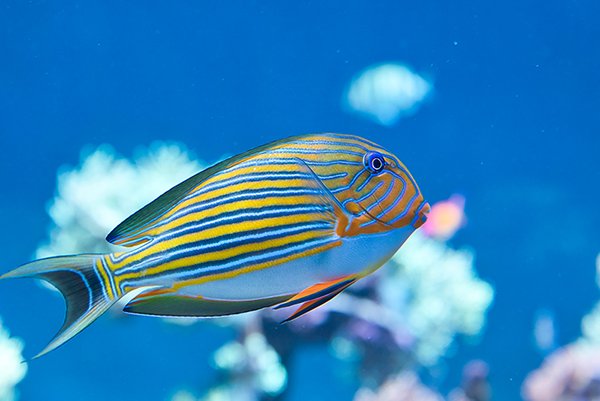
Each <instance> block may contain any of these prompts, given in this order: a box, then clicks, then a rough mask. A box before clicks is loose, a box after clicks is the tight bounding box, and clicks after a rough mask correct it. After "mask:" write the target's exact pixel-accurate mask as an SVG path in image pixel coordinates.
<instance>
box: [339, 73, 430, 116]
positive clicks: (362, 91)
mask: <svg viewBox="0 0 600 401" xmlns="http://www.w3.org/2000/svg"><path fill="white" fill-rule="evenodd" d="M432 87H433V86H432V84H431V82H429V81H428V80H427V79H425V78H423V77H422V76H420V75H419V74H417V73H415V72H413V71H412V70H411V69H410V68H409V67H407V66H405V65H403V64H399V63H385V64H378V65H374V66H370V67H368V68H367V69H365V70H364V71H362V72H360V73H359V74H358V75H357V76H356V77H354V79H353V80H352V82H351V83H350V85H349V86H348V89H347V90H346V93H345V96H344V103H345V105H346V107H347V108H348V109H349V110H350V111H353V112H356V113H359V114H361V115H363V116H365V117H367V118H369V119H371V120H373V121H375V122H377V123H379V124H381V125H386V126H389V125H393V124H395V123H396V122H397V121H398V120H399V119H400V118H401V117H403V116H407V115H411V114H413V113H415V112H416V110H417V108H418V106H419V105H420V104H421V103H422V102H423V101H424V100H425V99H427V97H428V96H429V95H430V93H431V91H432Z"/></svg>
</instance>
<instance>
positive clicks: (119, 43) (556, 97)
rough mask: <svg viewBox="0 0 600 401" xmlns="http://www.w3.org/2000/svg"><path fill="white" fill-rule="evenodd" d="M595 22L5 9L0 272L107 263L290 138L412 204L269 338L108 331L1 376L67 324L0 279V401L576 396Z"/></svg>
mask: <svg viewBox="0 0 600 401" xmlns="http://www.w3.org/2000/svg"><path fill="white" fill-rule="evenodd" d="M598 15H600V3H597V2H591V1H579V2H563V1H558V0H551V1H546V2H544V3H543V6H541V5H540V4H538V3H536V2H519V1H517V0H508V1H503V2H487V3H473V2H470V1H464V0H460V1H458V2H452V3H445V2H436V3H432V2H411V3H409V2H397V1H391V0H390V1H383V2H377V3H373V2H350V3H348V2H341V1H323V2H318V3H310V4H308V3H302V2H299V3H271V4H262V5H260V6H258V5H256V4H251V3H248V2H241V1H238V2H234V3H224V2H212V1H207V2H184V3H178V4H166V3H156V4H143V5H141V4H133V3H131V4H125V3H124V4H110V3H101V2H86V3H62V2H53V3H47V2H17V1H9V2H5V3H4V4H3V5H2V12H0V32H1V36H0V37H1V38H2V40H1V41H0V50H2V55H3V62H2V63H0V82H1V83H2V91H0V147H1V148H2V150H3V153H2V157H1V158H0V178H1V179H2V183H3V189H2V192H1V195H2V196H0V219H1V220H2V223H3V225H2V227H3V230H1V231H0V243H2V244H3V256H2V261H1V263H0V264H1V268H2V270H1V271H3V272H4V271H7V270H9V269H10V268H13V267H15V266H16V265H17V264H19V263H21V262H23V261H25V260H28V259H33V258H34V257H41V256H49V255H53V254H62V253H77V252H89V251H95V252H106V251H107V249H106V243H105V242H104V240H103V239H104V237H105V236H106V234H107V233H108V232H109V231H110V230H111V229H112V228H114V226H115V224H117V223H118V222H119V221H121V220H122V219H123V218H125V217H127V216H128V215H129V214H131V213H132V212H134V211H135V210H137V209H138V208H139V207H140V206H142V205H144V204H146V203H147V202H148V201H149V200H152V199H153V198H154V197H155V196H156V195H158V194H160V193H162V192H163V191H165V190H167V189H168V188H169V187H170V186H172V185H174V184H176V183H177V182H179V181H181V179H183V178H185V177H187V176H190V175H192V174H193V173H195V172H196V171H199V170H200V169H202V168H203V167H205V166H207V165H208V164H212V163H214V162H216V161H218V160H220V159H221V158H223V157H225V156H226V154H236V153H239V152H241V151H243V150H245V149H249V148H251V147H253V146H256V145H259V144H261V143H265V142H268V141H270V140H273V139H277V138H281V137H284V136H288V135H292V134H299V133H307V132H321V131H337V132H348V133H356V134H359V135H364V136H366V137H369V138H372V139H373V140H375V141H377V142H379V143H381V144H382V145H384V146H385V147H386V148H388V149H390V150H391V151H393V152H394V153H396V154H397V155H398V156H399V157H400V158H401V159H402V160H404V161H406V163H407V164H408V165H410V167H411V172H413V173H414V175H415V176H416V177H417V178H418V181H419V184H420V186H421V187H422V189H423V191H424V192H426V193H427V194H428V197H429V200H430V201H431V203H432V213H431V215H430V216H431V217H430V219H429V221H428V222H427V225H425V226H424V227H423V229H422V230H421V231H419V232H418V233H417V234H416V235H414V236H413V237H412V238H411V239H410V241H409V242H408V243H407V244H406V246H405V247H404V248H403V251H401V252H399V253H398V254H397V255H396V256H395V257H394V258H393V259H392V260H391V261H390V262H389V263H388V264H387V265H386V266H384V267H383V268H382V269H381V270H380V271H379V273H378V274H377V275H375V276H374V277H372V278H371V279H370V280H368V281H365V282H363V283H361V286H357V288H353V290H352V291H351V292H348V293H344V294H342V295H343V296H340V297H339V299H336V300H335V302H331V303H330V304H328V305H327V306H326V307H324V308H322V309H321V310H317V311H315V313H313V314H311V315H308V316H306V317H303V318H302V319H301V320H299V321H296V322H293V323H292V324H288V325H283V326H281V325H279V323H278V322H279V321H280V320H281V318H282V316H280V315H278V314H277V312H276V311H275V312H264V313H254V314H250V315H249V316H232V317H230V318H226V319H216V320H214V319H211V320H201V321H197V320H190V319H177V320H173V319H171V320H158V319H143V318H134V317H125V318H119V319H116V318H114V316H113V317H111V316H107V317H105V318H103V319H100V321H99V322H98V323H97V324H96V325H94V326H93V327H91V328H90V329H89V330H88V331H86V333H84V334H83V335H81V336H79V337H78V338H77V339H75V340H74V341H73V343H72V344H70V346H65V347H64V349H62V350H61V353H59V354H54V355H49V356H47V358H45V359H42V360H38V361H35V362H34V363H28V364H21V363H19V361H20V360H21V359H22V358H23V357H24V356H30V355H33V351H34V350H38V349H41V347H42V346H43V345H44V342H45V341H46V340H47V338H49V337H50V336H51V335H52V333H53V332H54V331H55V329H56V327H51V325H50V324H48V325H40V324H39V320H40V319H43V320H44V321H46V320H47V321H48V322H53V321H58V320H60V318H61V317H62V314H63V311H64V309H63V305H62V301H61V300H60V297H59V296H56V297H50V298H51V299H50V300H48V297H47V296H46V295H47V294H41V293H40V292H41V291H46V290H45V289H40V288H38V287H37V286H36V285H35V284H32V283H30V282H25V281H23V282H15V283H11V285H3V286H2V288H1V289H0V316H2V327H3V328H2V330H0V401H9V400H16V399H23V400H27V399H32V400H35V399H61V400H66V401H69V400H80V399H86V400H90V401H96V400H106V399H115V400H125V399H147V400H161V401H162V400H171V399H173V400H177V401H195V400H228V399H235V400H241V401H245V400H248V401H250V400H292V401H293V400H323V399H342V400H353V399H354V400H359V401H366V400H368V401H388V400H394V401H398V400H402V399H406V400H411V401H424V400H442V399H445V400H452V401H458V400H460V401H467V400H469V401H475V400H477V401H486V400H489V399H494V400H514V399H519V397H520V398H522V399H526V400H530V401H559V400H560V401H569V400H581V399H594V397H597V394H598V377H600V368H599V367H598V363H597V361H598V355H599V354H598V353H599V351H598V350H599V348H600V304H599V303H598V302H600V297H599V295H600V293H599V290H598V285H600V279H596V280H595V279H594V274H595V269H596V270H598V269H600V268H599V267H598V266H599V265H600V263H598V262H597V260H596V258H597V255H598V252H599V251H600V210H599V209H598V208H597V203H598V202H597V199H598V189H597V185H595V183H597V182H598V181H599V180H600V164H599V163H598V149H600V143H599V139H598V137H597V135H596V133H597V132H598V131H599V130H600V119H598V113H597V112H596V108H597V105H598V104H600V82H599V81H598V79H597V71H598V70H599V69H600V56H598V55H597V54H596V53H595V52H593V51H590V49H595V48H596V47H597V43H596V41H597V40H596V39H597V38H598V37H600V26H599V25H598V24H597V19H598V18H597V16H598ZM44 205H46V211H45V210H44ZM595 264H596V266H595ZM599 277H600V275H599ZM597 284H598V285H597ZM15 300H18V301H15ZM594 305H596V306H594ZM544 311H545V312H544ZM174 321H175V322H178V323H181V322H184V323H185V324H172V323H173V322H174ZM557 322H560V330H558V324H557ZM123 325H125V326H127V327H126V329H123V328H122V327H120V326H123ZM532 326H533V328H534V330H533V337H534V341H530V339H531V338H532ZM15 335H17V336H20V337H22V339H17V338H15V337H14V336H15ZM25 345H26V347H25ZM24 347H25V348H24ZM24 349H25V351H26V352H24ZM107 350H108V351H107ZM402 397H404V398H402Z"/></svg>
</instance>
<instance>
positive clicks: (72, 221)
mask: <svg viewBox="0 0 600 401" xmlns="http://www.w3.org/2000/svg"><path fill="white" fill-rule="evenodd" d="M139 153H140V156H138V157H137V158H135V159H134V160H133V161H129V160H127V159H125V158H122V157H119V156H118V155H117V154H116V153H115V151H114V150H113V149H112V148H111V147H110V146H106V145H105V146H101V147H99V148H97V149H96V150H94V151H92V152H90V153H89V154H88V155H87V156H85V157H84V158H83V161H82V163H81V165H80V166H79V167H78V168H76V169H72V170H67V169H63V171H61V172H60V173H59V175H58V185H57V191H56V192H57V193H56V196H55V197H54V199H53V200H52V202H51V204H50V206H49V208H48V213H49V214H50V217H51V218H52V222H53V227H52V228H51V230H50V239H49V242H48V243H46V244H44V245H42V246H40V247H39V248H38V250H37V255H36V256H37V257H38V258H41V257H47V256H54V255H59V254H71V253H83V252H86V253H89V252H99V253H101V252H108V251H110V250H114V247H111V246H110V244H108V243H107V242H106V241H105V240H104V238H105V237H106V234H108V233H109V232H110V230H111V229H113V228H114V227H115V226H116V225H117V224H119V223H120V222H121V221H122V220H123V219H125V218H126V217H127V216H128V215H130V214H131V213H133V212H135V211H136V210H138V209H139V208H141V207H142V206H144V205H145V204H147V203H149V202H150V201H152V200H153V199H154V198H155V197H157V196H158V195H160V194H161V193H163V192H165V191H166V190H168V189H169V188H171V187H172V186H174V185H176V184H177V183H179V182H181V181H182V180H184V179H186V178H188V177H190V176H191V175H193V174H195V173H197V172H198V171H200V170H201V169H202V164H201V163H199V162H197V161H195V160H193V159H192V158H191V157H190V155H189V154H188V152H187V151H186V150H185V148H184V147H183V146H181V145H175V144H163V143H155V144H153V145H152V146H150V147H149V148H148V149H144V150H141V151H140V152H139Z"/></svg>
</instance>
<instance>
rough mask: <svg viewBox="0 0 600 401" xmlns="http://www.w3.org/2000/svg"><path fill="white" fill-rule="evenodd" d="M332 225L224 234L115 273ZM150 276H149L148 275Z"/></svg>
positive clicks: (176, 249) (144, 259) (299, 226)
mask: <svg viewBox="0 0 600 401" xmlns="http://www.w3.org/2000/svg"><path fill="white" fill-rule="evenodd" d="M332 228H333V224H332V223H328V222H312V223H303V224H288V225H285V226H281V228H277V229H275V228H274V227H264V228H260V229H256V230H248V231H241V232H236V233H231V234H225V235H222V236H220V237H214V238H210V239H205V240H199V241H194V242H188V243H185V244H181V245H178V246H175V247H172V248H169V250H168V251H163V252H161V255H162V256H161V258H160V260H159V261H158V263H154V264H149V263H146V262H147V261H148V260H151V261H155V259H156V258H155V257H154V256H155V255H149V256H147V257H145V258H143V259H140V260H139V261H136V264H135V265H134V266H131V267H125V268H123V269H119V270H118V271H117V272H116V273H118V274H124V273H131V272H135V271H140V270H144V269H150V268H152V267H156V266H157V265H160V264H164V263H168V262H172V261H174V260H178V259H183V258H186V257H189V256H195V255H199V254H201V253H205V252H218V251H222V250H225V249H228V248H233V247H237V246H242V245H247V244H251V243H255V242H262V241H268V240H272V239H276V238H281V237H285V236H288V235H293V234H299V233H302V232H305V231H312V230H328V229H329V230H331V229H332ZM161 274H162V273H161ZM150 276H151V275H150Z"/></svg>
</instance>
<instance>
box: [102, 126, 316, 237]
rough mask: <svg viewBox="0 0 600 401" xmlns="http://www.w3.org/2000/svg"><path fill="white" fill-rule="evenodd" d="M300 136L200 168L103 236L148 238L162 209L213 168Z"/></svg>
mask: <svg viewBox="0 0 600 401" xmlns="http://www.w3.org/2000/svg"><path fill="white" fill-rule="evenodd" d="M304 136H306V135H300V136H296V137H291V138H286V139H281V140H278V141H274V142H270V143H268V144H266V145H262V146H259V147H256V148H254V149H251V150H249V151H247V152H244V153H241V154H239V155H236V156H232V157H230V158H228V159H225V160H223V161H221V162H219V163H216V164H214V165H213V166H211V167H208V168H206V169H204V170H202V171H201V172H199V173H197V174H195V175H193V176H191V177H190V178H188V179H186V180H185V181H183V182H181V183H179V184H177V185H176V186H174V187H173V188H171V189H169V190H168V191H166V192H165V193H163V194H162V195H160V196H159V197H158V198H156V199H154V200H153V201H152V202H150V203H148V204H147V205H146V206H144V207H142V208H141V209H140V210H138V211H137V212H135V213H133V214H132V215H131V216H129V217H128V218H126V219H125V220H123V221H122V222H121V223H120V224H119V225H117V226H116V227H115V228H114V229H113V230H112V231H111V232H110V233H109V234H108V235H107V236H106V240H107V241H108V242H110V243H111V244H115V245H123V246H128V247H132V246H136V245H139V244H140V243H143V242H146V241H148V240H150V239H151V236H150V237H149V238H144V237H145V236H146V234H147V233H148V231H150V230H152V228H153V227H155V226H156V224H157V223H158V222H160V221H161V219H162V217H163V216H164V215H165V214H166V213H168V212H169V211H170V210H171V209H173V208H174V207H175V206H177V204H178V203H179V202H180V201H181V200H182V199H183V198H185V197H186V196H187V195H188V194H189V193H191V192H193V191H194V189H195V188H196V187H198V185H200V184H201V183H202V182H204V181H206V180H207V179H208V178H210V177H212V176H213V175H214V174H216V173H217V172H219V171H221V170H223V169H225V168H227V167H230V166H233V165H235V164H237V163H239V162H241V161H243V160H244V159H246V158H248V157H251V156H253V155H256V154H258V153H261V152H263V151H265V150H267V149H269V148H272V147H274V146H278V145H280V144H282V143H285V142H288V141H290V140H296V139H300V138H302V137H304Z"/></svg>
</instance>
